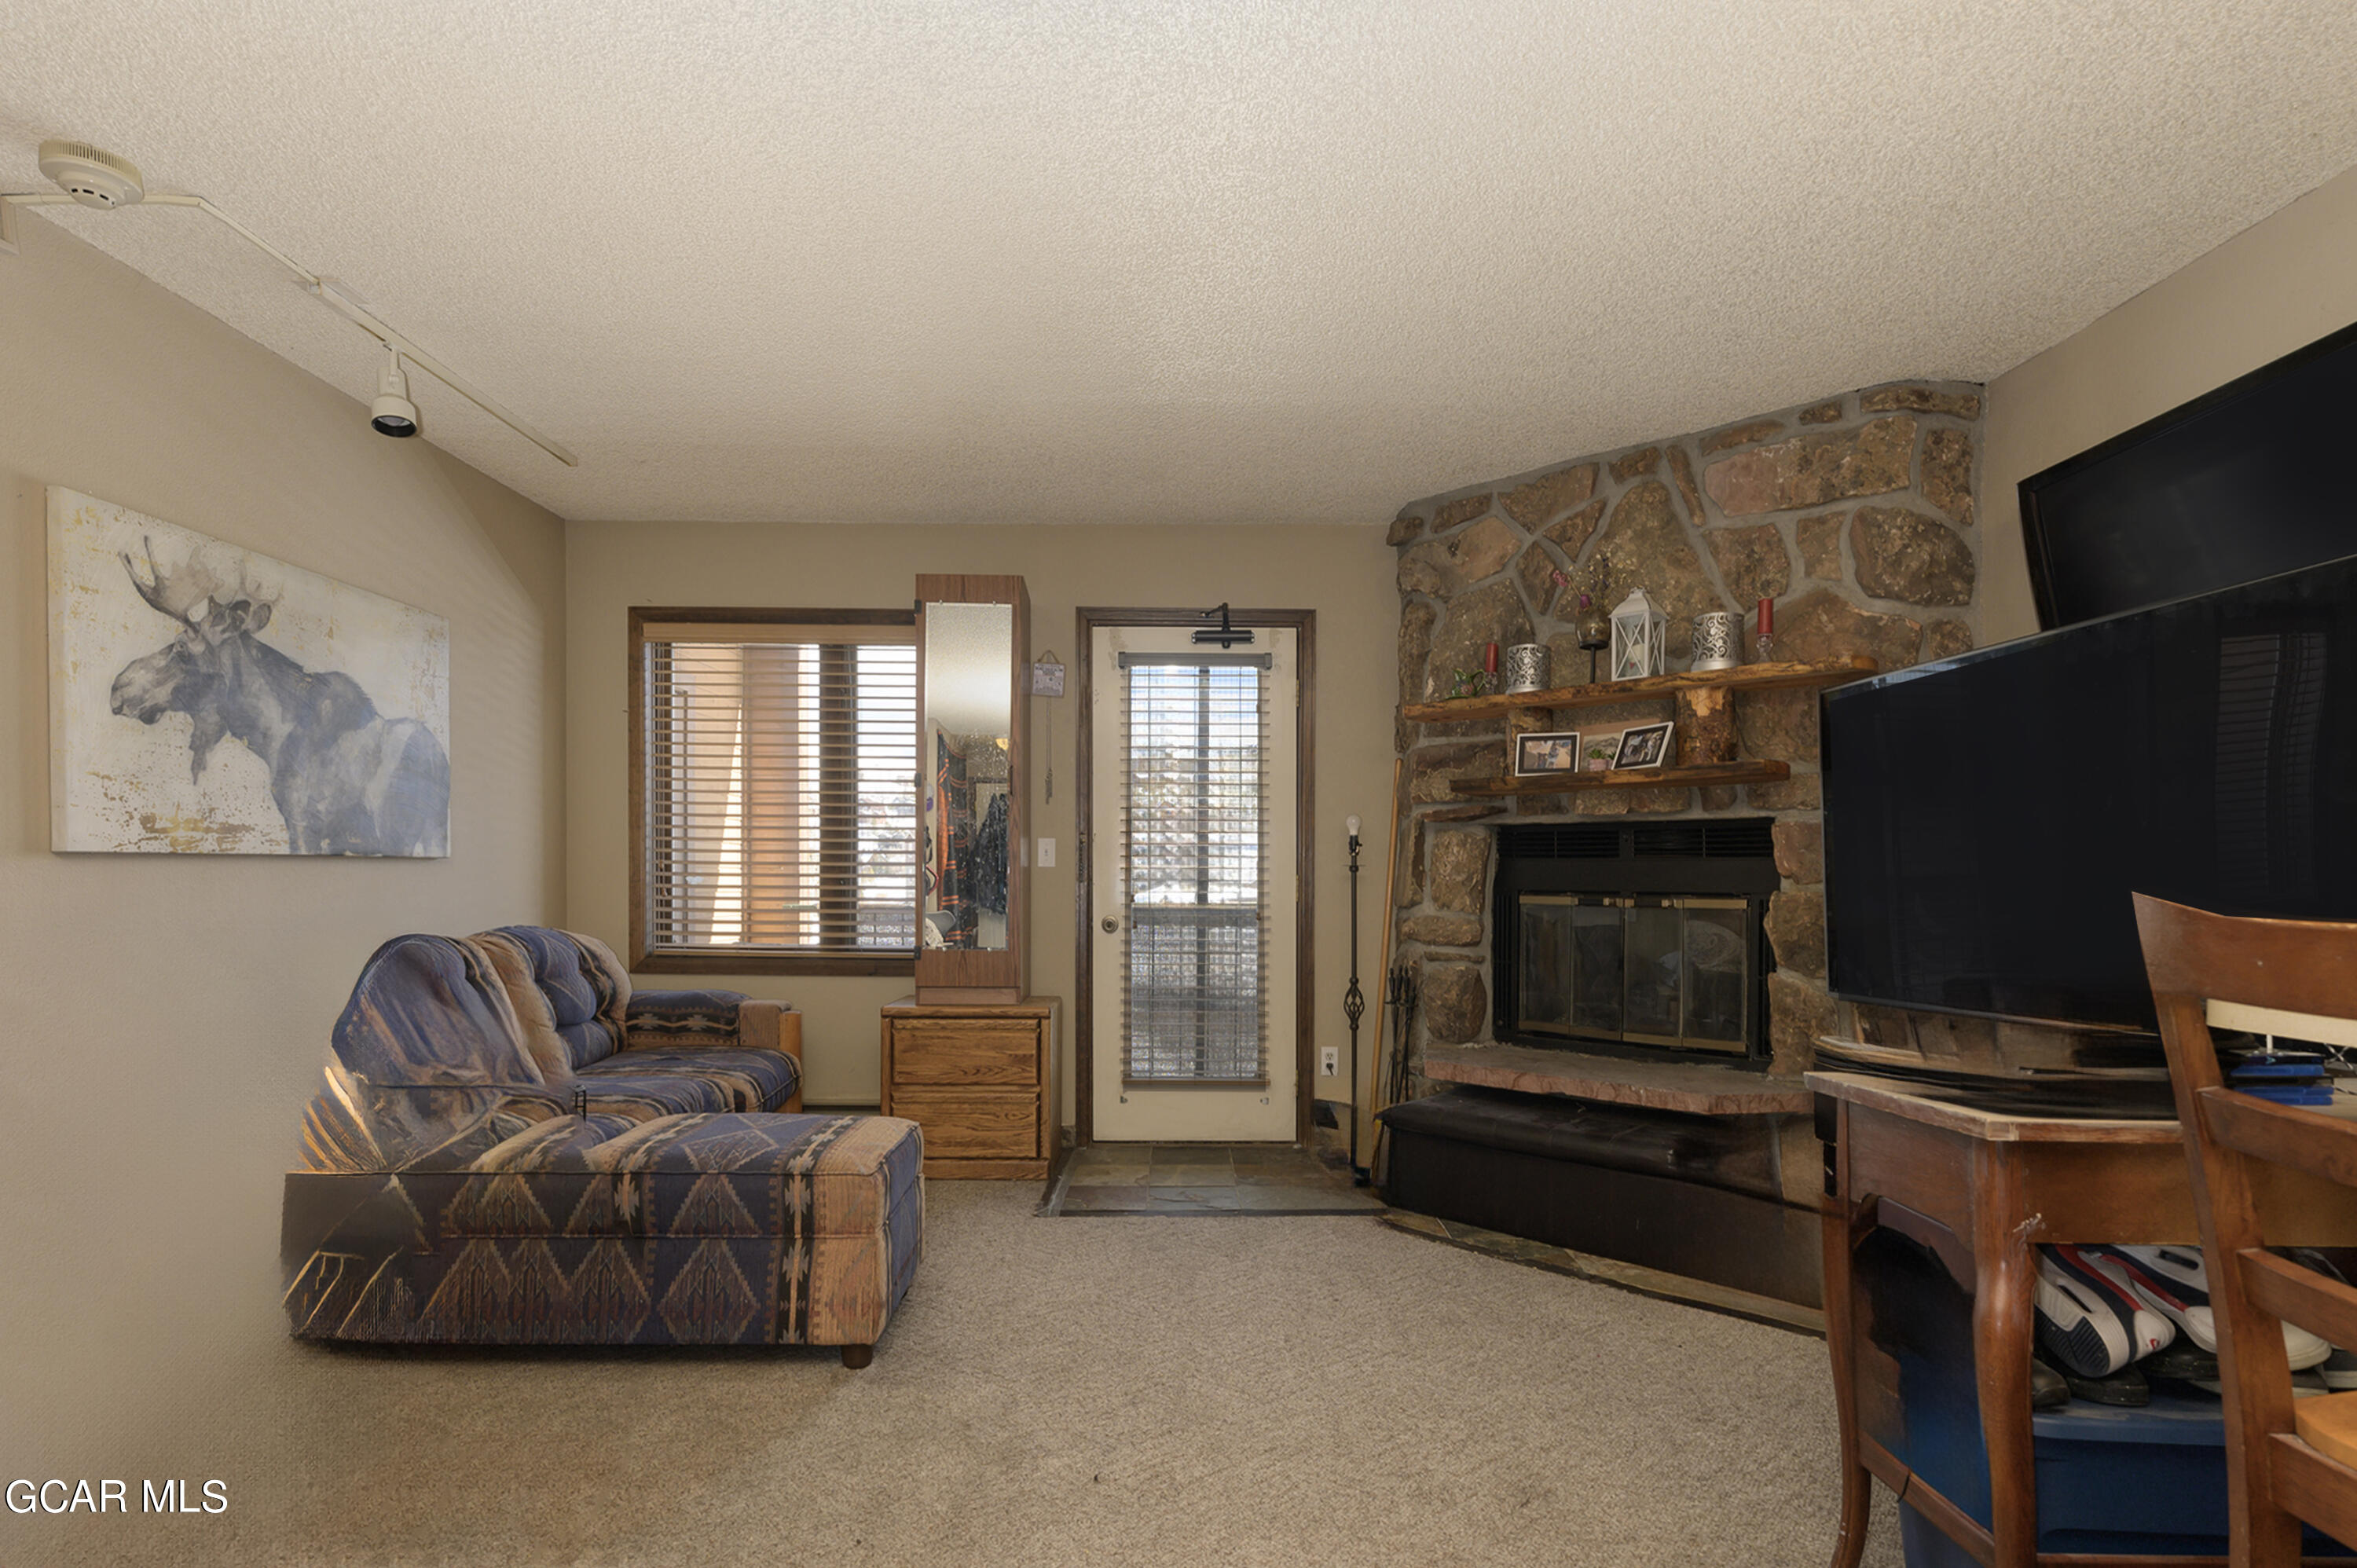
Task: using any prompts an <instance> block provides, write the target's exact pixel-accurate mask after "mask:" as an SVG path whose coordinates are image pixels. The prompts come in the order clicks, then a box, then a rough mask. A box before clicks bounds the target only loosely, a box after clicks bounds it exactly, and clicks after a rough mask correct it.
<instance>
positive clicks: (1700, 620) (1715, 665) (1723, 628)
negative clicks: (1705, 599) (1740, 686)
mask: <svg viewBox="0 0 2357 1568" xmlns="http://www.w3.org/2000/svg"><path fill="white" fill-rule="evenodd" d="M1736 663H1737V659H1736V640H1735V612H1734V611H1732V610H1711V611H1709V612H1707V613H1706V614H1703V615H1698V616H1696V617H1695V619H1694V668H1695V669H1696V670H1732V669H1734V668H1735V666H1736Z"/></svg>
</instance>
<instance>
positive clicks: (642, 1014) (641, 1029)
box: [622, 991, 746, 1050]
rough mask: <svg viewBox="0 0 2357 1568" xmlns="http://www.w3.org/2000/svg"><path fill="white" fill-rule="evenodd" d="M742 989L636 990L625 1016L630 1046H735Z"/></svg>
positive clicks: (626, 1035) (743, 997)
mask: <svg viewBox="0 0 2357 1568" xmlns="http://www.w3.org/2000/svg"><path fill="white" fill-rule="evenodd" d="M745 1002H746V996H745V993H743V992H741V991H634V992H632V993H630V1006H629V1008H628V1009H627V1010H626V1012H625V1013H624V1015H623V1018H622V1029H623V1035H624V1037H625V1039H626V1041H627V1042H628V1043H627V1046H626V1047H625V1048H627V1049H632V1050H635V1049H638V1048H640V1047H646V1046H734V1045H737V1044H739V1043H741V1042H740V1040H739V1037H738V1035H737V1010H738V1009H739V1008H741V1007H742V1006H743V1005H744V1004H745Z"/></svg>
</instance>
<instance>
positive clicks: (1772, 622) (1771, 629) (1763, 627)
mask: <svg viewBox="0 0 2357 1568" xmlns="http://www.w3.org/2000/svg"><path fill="white" fill-rule="evenodd" d="M1775 635H1776V601H1775V600H1773V599H1762V600H1760V636H1762V637H1773V636H1775Z"/></svg>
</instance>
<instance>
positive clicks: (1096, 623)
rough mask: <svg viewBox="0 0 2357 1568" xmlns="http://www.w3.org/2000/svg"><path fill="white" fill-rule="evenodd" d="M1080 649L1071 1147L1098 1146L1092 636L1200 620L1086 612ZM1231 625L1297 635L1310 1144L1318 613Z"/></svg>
mask: <svg viewBox="0 0 2357 1568" xmlns="http://www.w3.org/2000/svg"><path fill="white" fill-rule="evenodd" d="M1230 618H1231V620H1232V623H1233V624H1234V625H1237V626H1249V627H1265V628H1269V629H1271V630H1291V631H1293V632H1295V633H1297V634H1298V647H1299V657H1300V662H1301V681H1300V688H1301V689H1300V692H1299V693H1298V696H1299V701H1298V702H1297V705H1296V707H1295V714H1294V751H1295V756H1294V804H1293V817H1294V836H1293V849H1294V873H1295V875H1297V877H1298V878H1299V886H1300V889H1301V897H1300V918H1299V919H1298V920H1297V922H1296V923H1295V927H1294V957H1293V972H1294V1018H1293V1035H1294V1072H1293V1085H1294V1096H1293V1098H1294V1106H1293V1136H1294V1141H1295V1142H1297V1143H1300V1144H1308V1142H1309V1138H1310V1132H1311V1125H1312V1121H1313V1118H1314V1117H1315V1114H1316V1099H1317V1096H1316V1089H1315V1072H1316V1069H1317V1065H1318V1063H1317V1055H1318V1049H1317V1036H1318V974H1317V932H1318V875H1317V871H1318V832H1317V827H1318V804H1317V802H1318V790H1317V781H1318V766H1317V763H1318V723H1317V720H1318V612H1317V611H1316V610H1232V611H1231V612H1230ZM1202 620H1203V614H1202V612H1201V611H1200V610H1191V609H1113V608H1106V607H1097V606H1088V605H1083V606H1082V607H1080V608H1079V609H1078V610H1076V611H1074V612H1073V621H1074V624H1075V628H1076V634H1077V639H1078V641H1079V643H1080V649H1081V654H1080V659H1079V665H1080V668H1079V671H1078V675H1079V681H1080V684H1079V687H1078V689H1077V692H1076V695H1077V696H1078V697H1079V699H1080V701H1079V703H1078V719H1079V723H1078V725H1077V732H1078V733H1077V736H1076V738H1075V741H1074V746H1075V748H1076V750H1075V755H1074V757H1073V764H1074V766H1073V768H1072V771H1073V773H1074V774H1075V775H1077V776H1078V779H1079V783H1078V793H1077V795H1076V796H1075V798H1074V800H1073V803H1072V811H1073V821H1074V822H1075V824H1076V826H1077V830H1078V831H1077V833H1076V837H1077V840H1078V843H1077V844H1076V845H1075V847H1076V849H1077V850H1078V851H1079V854H1080V857H1081V859H1080V864H1079V865H1078V866H1077V867H1076V868H1075V871H1076V874H1075V875H1074V876H1073V878H1072V914H1073V920H1072V930H1073V954H1072V993H1073V996H1072V1092H1073V1129H1072V1135H1073V1142H1074V1144H1076V1145H1077V1146H1085V1145H1086V1144H1091V1143H1093V1142H1094V1141H1095V1120H1096V1109H1095V1095H1096V1059H1095V1058H1096V1037H1095V1036H1096V976H1095V972H1094V970H1093V967H1092V966H1093V964H1094V962H1095V957H1094V954H1095V946H1094V944H1093V943H1092V942H1091V940H1089V939H1090V936H1091V934H1092V930H1093V928H1094V927H1095V924H1096V911H1095V908H1094V906H1093V896H1094V884H1093V878H1094V876H1095V874H1096V844H1095V842H1094V832H1093V823H1092V821H1091V817H1090V813H1091V811H1092V810H1093V800H1092V792H1093V789H1094V784H1095V775H1096V767H1095V757H1094V746H1095V736H1094V734H1093V733H1092V731H1093V725H1092V723H1091V717H1090V699H1091V689H1092V683H1093V677H1094V675H1095V671H1096V630H1097V628H1099V627H1111V626H1189V627H1191V626H1200V625H1201V624H1202Z"/></svg>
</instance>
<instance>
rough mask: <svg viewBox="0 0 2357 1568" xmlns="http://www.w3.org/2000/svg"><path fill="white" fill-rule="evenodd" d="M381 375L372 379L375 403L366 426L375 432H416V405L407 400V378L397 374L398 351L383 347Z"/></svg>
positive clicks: (398, 368) (407, 433)
mask: <svg viewBox="0 0 2357 1568" xmlns="http://www.w3.org/2000/svg"><path fill="white" fill-rule="evenodd" d="M384 352H385V361H384V374H382V375H381V376H379V377H378V378H377V379H376V403H375V404H374V406H372V407H371V408H370V410H369V427H370V428H371V429H372V430H374V431H375V432H376V433H377V434H378V435H416V434H417V405H416V404H415V403H412V402H410V401H409V378H408V377H407V376H405V375H404V374H402V373H401V350H400V349H395V348H393V347H392V346H391V345H390V344H388V345H387V346H386V348H385V350H384Z"/></svg>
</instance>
